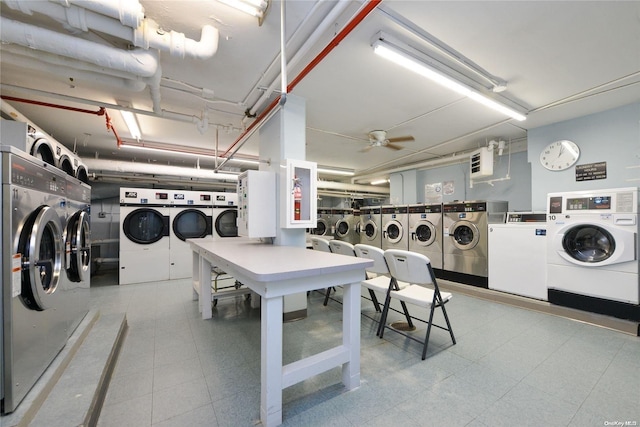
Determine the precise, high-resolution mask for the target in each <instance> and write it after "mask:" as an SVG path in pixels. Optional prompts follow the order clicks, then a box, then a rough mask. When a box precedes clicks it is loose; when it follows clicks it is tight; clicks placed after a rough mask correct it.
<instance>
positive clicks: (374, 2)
mask: <svg viewBox="0 0 640 427" xmlns="http://www.w3.org/2000/svg"><path fill="white" fill-rule="evenodd" d="M381 2H382V0H369V1H368V2H367V4H366V5H365V6H364V7H363V8H362V9H361V10H360V11H359V12H358V13H357V14H356V16H354V17H353V19H352V20H351V21H349V22H348V23H347V25H345V27H344V28H343V29H342V30H341V31H340V32H339V33H338V34H336V36H335V37H334V38H333V39H332V40H331V41H330V42H329V44H328V45H327V46H326V47H325V48H324V49H323V50H322V52H320V53H319V54H318V55H317V56H316V57H315V58H314V59H313V60H312V61H311V62H310V63H309V64H308V65H307V66H306V67H305V68H304V69H303V70H302V71H301V72H300V74H298V75H297V76H296V77H295V78H294V79H293V80H292V81H291V83H289V85H288V86H287V93H289V92H291V91H292V90H293V88H294V87H296V85H297V84H298V83H300V81H301V80H302V79H303V78H305V77H306V76H307V74H309V73H310V72H311V70H313V69H314V68H315V67H316V66H317V65H318V64H319V63H320V62H321V61H322V60H323V59H324V58H325V57H326V56H327V55H328V54H329V52H331V51H332V50H333V49H334V48H335V47H336V46H338V44H340V42H341V41H342V40H344V39H345V38H346V37H347V36H348V35H349V33H351V31H353V29H354V28H356V27H357V26H358V25H359V24H360V23H361V22H362V21H363V20H364V18H366V17H367V16H368V15H369V14H370V13H371V12H372V11H373V9H375V8H376V7H377V6H378V4H380V3H381ZM279 102H280V96H278V97H277V98H276V99H274V100H273V102H271V104H269V105H268V106H267V108H265V109H264V111H262V113H260V115H259V116H258V117H257V118H256V119H255V120H254V122H253V123H251V124H250V125H249V127H248V128H247V129H246V130H245V131H244V132H242V134H241V135H240V136H239V137H238V139H236V140H235V141H234V143H233V144H231V146H230V147H229V148H227V150H226V151H225V152H224V153H222V155H221V156H220V157H226V156H227V155H228V154H229V152H230V151H231V150H232V149H233V147H235V146H236V145H238V143H239V142H240V141H241V140H242V139H243V138H244V137H245V135H247V134H248V133H249V132H250V131H251V130H252V129H253V128H254V127H255V126H257V125H258V124H260V123H261V122H262V120H264V118H265V117H266V116H267V114H269V113H270V112H271V110H273V109H274V108H275V107H276V105H278V103H279Z"/></svg>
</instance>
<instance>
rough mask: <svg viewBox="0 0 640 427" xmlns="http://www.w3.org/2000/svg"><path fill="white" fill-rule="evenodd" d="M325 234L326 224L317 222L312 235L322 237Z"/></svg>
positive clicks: (321, 221)
mask: <svg viewBox="0 0 640 427" xmlns="http://www.w3.org/2000/svg"><path fill="white" fill-rule="evenodd" d="M326 232H327V223H326V222H324V221H323V220H318V222H317V224H316V228H314V229H313V234H315V235H316V236H324V235H325V234H326Z"/></svg>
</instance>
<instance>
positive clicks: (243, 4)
mask: <svg viewBox="0 0 640 427" xmlns="http://www.w3.org/2000/svg"><path fill="white" fill-rule="evenodd" d="M218 1H219V2H220V3H223V4H226V5H227V6H231V7H233V8H235V9H238V10H239V11H241V12H244V13H247V14H249V15H251V16H255V17H256V18H259V19H261V18H263V17H264V12H265V11H266V10H267V7H269V2H267V1H263V0H218Z"/></svg>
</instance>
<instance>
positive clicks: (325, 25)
mask: <svg viewBox="0 0 640 427" xmlns="http://www.w3.org/2000/svg"><path fill="white" fill-rule="evenodd" d="M349 6H350V4H349V2H346V1H341V2H337V4H336V5H335V6H334V7H333V9H331V11H330V12H329V13H328V14H327V16H326V17H325V18H324V19H323V20H322V22H321V23H320V25H318V27H317V28H316V29H315V30H314V31H313V33H312V34H311V35H310V36H309V37H307V39H306V41H305V42H304V43H303V45H302V46H301V47H300V49H298V51H297V52H296V53H295V54H294V55H293V56H292V57H291V58H290V59H289V62H288V63H287V69H291V68H293V67H294V66H296V65H297V64H298V63H299V62H300V61H301V60H302V59H303V58H304V56H305V55H306V54H308V53H309V51H310V50H311V48H312V47H313V45H315V44H316V43H317V42H318V40H319V39H320V37H321V36H323V35H324V32H325V31H326V30H327V29H329V28H330V27H332V26H334V25H335V24H336V20H337V19H338V17H339V16H340V15H342V13H343V12H344V11H345V10H346V9H347V8H348V7H349ZM278 83H279V79H278V78H276V79H274V80H273V81H272V82H271V84H270V85H269V87H268V88H267V89H266V90H265V91H264V92H263V93H262V95H261V96H260V98H259V99H258V100H257V101H256V102H255V103H254V104H253V106H252V107H251V111H250V114H251V115H254V114H256V113H257V111H258V110H259V109H260V107H262V105H263V104H264V103H265V102H266V101H268V100H269V98H270V97H271V94H272V93H273V91H274V90H275V88H276V87H277V86H278Z"/></svg>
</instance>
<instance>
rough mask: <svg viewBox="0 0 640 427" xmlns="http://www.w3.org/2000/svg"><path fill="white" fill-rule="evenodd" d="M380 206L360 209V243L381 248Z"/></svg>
mask: <svg viewBox="0 0 640 427" xmlns="http://www.w3.org/2000/svg"><path fill="white" fill-rule="evenodd" d="M380 211H381V207H380V206H364V207H362V208H360V243H363V244H365V245H371V246H375V247H376V248H379V247H381V244H382V227H381V225H380V224H381V223H380V221H381V220H382V218H380Z"/></svg>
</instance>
